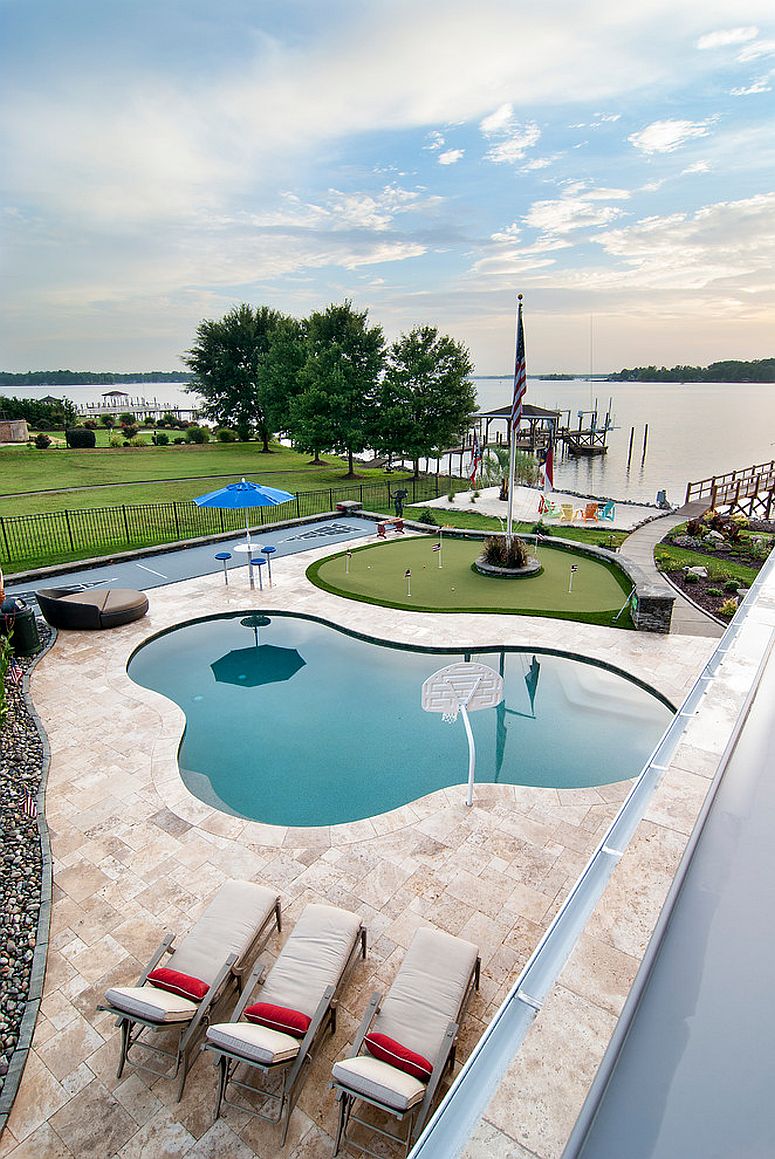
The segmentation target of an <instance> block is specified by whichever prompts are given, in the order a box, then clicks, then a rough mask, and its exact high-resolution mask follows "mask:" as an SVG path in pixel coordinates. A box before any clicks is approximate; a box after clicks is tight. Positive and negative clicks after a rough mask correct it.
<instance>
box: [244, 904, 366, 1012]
mask: <svg viewBox="0 0 775 1159" xmlns="http://www.w3.org/2000/svg"><path fill="white" fill-rule="evenodd" d="M360 928H361V920H360V918H359V917H358V916H357V915H356V914H352V913H350V912H349V911H348V910H343V909H339V908H338V907H337V906H333V905H317V904H310V905H308V906H306V907H305V909H304V912H303V913H302V915H301V917H300V918H299V920H298V922H297V923H296V925H295V926H294V928H293V931H292V933H291V935H290V937H289V938H288V940H287V942H286V943H285V945H284V946H283V948H282V951H281V952H280V956H279V957H278V959H277V961H276V962H275V964H274V966H273V967H272V969H271V970H270V972H269V976H268V977H267V980H266V982H265V983H264V985H263V986H262V988H261V991H260V993H259V995H258V999H257V1000H258V1001H260V1002H267V1003H271V1004H272V1005H274V1006H284V1007H286V1008H287V1009H290V1010H300V1011H301V1012H302V1013H303V1014H306V1015H307V1016H308V1017H310V1018H311V1017H312V1016H313V1015H314V1013H315V1011H316V1010H317V1008H318V1003H319V1002H320V999H321V998H322V997H323V992H324V991H325V989H326V987H327V986H334V987H336V985H337V984H338V982H339V979H340V978H341V976H342V972H343V970H344V969H345V967H346V965H347V961H348V959H349V957H350V954H351V953H352V949H353V946H354V945H355V941H356V939H357V937H358V931H359V930H360Z"/></svg>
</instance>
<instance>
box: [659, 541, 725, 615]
mask: <svg viewBox="0 0 775 1159" xmlns="http://www.w3.org/2000/svg"><path fill="white" fill-rule="evenodd" d="M714 558H716V557H715V556H714ZM665 575H667V576H669V577H670V582H671V583H672V584H674V585H675V587H677V588H678V589H679V591H682V592H683V593H684V595H685V596H686V598H687V599H689V600H692V601H693V602H694V603H695V604H697V606H698V607H700V608H702V610H703V612H708V614H709V615H711V616H714V617H715V618H716V619H717V620H719V621H720V622H721V623H722V624H728V623H729V621H730V619H731V617H729V616H722V615H720V613H719V608H720V607H721V605H722V604H723V603H724V601H725V600H729V599H734V597H735V593H734V592H724V594H723V596H712V595H709V594H708V588H712V589H713V590H714V591H718V589H719V588H723V586H724V582H723V581H721V580H717V579H715V580H714V579H702V577H700V578H699V579H698V580H697V582H696V583H687V582H686V574H685V573H684V571H683V570H681V569H679V570H678V571H667V572H665ZM740 586H741V588H742V587H743V586H744V585H743V582H742V580H741V581H740Z"/></svg>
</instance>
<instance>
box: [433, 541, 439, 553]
mask: <svg viewBox="0 0 775 1159" xmlns="http://www.w3.org/2000/svg"><path fill="white" fill-rule="evenodd" d="M433 550H434V551H441V544H440V543H434V545H433Z"/></svg>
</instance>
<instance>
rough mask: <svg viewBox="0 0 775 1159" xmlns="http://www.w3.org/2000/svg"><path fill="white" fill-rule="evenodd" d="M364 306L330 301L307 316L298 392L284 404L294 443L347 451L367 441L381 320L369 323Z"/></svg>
mask: <svg viewBox="0 0 775 1159" xmlns="http://www.w3.org/2000/svg"><path fill="white" fill-rule="evenodd" d="M367 319H368V311H367V310H364V311H363V313H360V312H358V311H357V310H353V306H352V302H350V301H345V302H343V303H342V304H341V305H334V304H332V305H330V306H328V308H327V309H326V310H325V311H324V312H323V313H319V312H318V313H314V314H311V315H310V317H309V318H308V320H307V343H306V344H307V356H306V359H305V362H304V366H303V367H302V369H301V371H300V374H299V381H300V385H301V393H300V394H298V395H297V397H296V398H295V399H293V400H292V402H291V405H290V422H289V433H290V435H291V438H292V439H293V441H294V443H295V444H296V446H298V447H300V448H301V449H302V450H305V451H309V452H312V453H314V454H315V457H316V458H317V457H318V455H319V453H320V451H321V450H331V451H336V452H337V453H338V454H343V455H344V454H346V455H347V459H348V471H347V477H348V478H354V477H355V472H354V470H353V455H354V454H356V453H358V452H360V451H362V450H363V449H364V448H365V447H367V446H369V445H370V444H369V437H370V435H371V433H372V431H373V430H374V415H375V408H376V404H377V399H376V394H377V387H378V384H379V380H380V376H381V373H382V369H383V364H384V351H385V340H384V337H383V334H382V327H381V326H369V325H368V322H367Z"/></svg>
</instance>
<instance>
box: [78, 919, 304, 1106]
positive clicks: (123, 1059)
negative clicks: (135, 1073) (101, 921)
mask: <svg viewBox="0 0 775 1159" xmlns="http://www.w3.org/2000/svg"><path fill="white" fill-rule="evenodd" d="M273 922H274V925H275V927H276V930H277V933H280V932H281V931H282V915H281V913H280V899H279V898H278V899H277V901H276V902H275V905H274V909H273V910H272V912H271V913H270V914H269V915H268V916H267V917H266V919H265V920H264V922H263V923H262V925H261V926H260V927H259V929H258V930H257V931H256V935H255V937H254V938H253V940H252V942H251V943H250V945H249V946H248V948H247V950H246V951H245V952H244V953H243V955H242V957H241V958H240V959H239V960H238V956H237V954H229V956H228V957H227V958H226V960H225V961H224V963H223V965H222V966H221V968H220V970H219V971H218V973H217V975H216V976H215V978H214V979H213V982H212V984H211V986H210V989H209V990H208V991H207V993H206V994H205V996H204V998H202V1000H201V1001H200V1002H199V1004H198V1005H197V1008H196V1012H195V1013H194V1015H193V1017H192V1018H191V1019H190V1020H188V1021H184V1022H156V1021H154V1020H153V1019H150V1018H143V1017H141V1016H140V1015H138V1014H127V1012H126V1011H125V1010H120V1009H119V1008H118V1007H116V1006H110V1005H104V1004H103V1005H99V1006H98V1007H97V1009H98V1010H104V1011H106V1012H107V1013H108V1014H115V1016H116V1025H117V1026H119V1027H120V1028H121V1053H120V1055H119V1060H118V1068H117V1070H116V1078H117V1079H120V1078H121V1075H122V1073H123V1071H124V1067H125V1065H126V1063H127V1062H128V1063H129V1064H130V1066H133V1067H134V1068H135V1069H136V1070H142V1071H147V1072H148V1073H149V1074H153V1075H159V1076H162V1077H164V1078H173V1079H174V1078H177V1079H178V1095H177V1101H178V1102H180V1100H181V1098H182V1097H183V1088H184V1087H185V1084H186V1076H187V1075H188V1072H189V1070H190V1068H191V1062H192V1055H193V1051H194V1047H195V1046H196V1045H197V1043H198V1040H199V1038H200V1036H201V1034H203V1033H204V1031H205V1030H206V1028H207V1025H208V1022H209V1017H210V1011H211V1008H212V1007H213V1005H214V1003H216V1002H217V1001H219V1000H220V999H222V998H223V997H224V996H225V995H226V993H227V992H228V990H229V987H230V986H231V985H234V986H236V988H237V991H238V992H239V993H240V994H241V993H242V991H243V982H242V980H243V977H244V975H245V972H246V970H247V968H248V966H249V965H250V963H251V962H252V961H253V959H254V958H255V957H256V956H257V955H259V954H260V953H261V952H262V951H263V950H264V949H266V945H267V943H268V941H269V939H270V938H271V937H272V933H273V929H272V923H273ZM174 939H175V934H174V933H171V932H170V933H167V934H165V936H164V938H163V939H162V942H161V944H160V945H159V947H158V949H157V950H156V951H155V952H154V954H153V957H152V958H151V959H150V961H149V962H148V965H147V966H146V967H145V969H144V970H143V972H142V974H141V975H140V978H139V980H138V982H137V983H136V985H137V986H144V985H145V983H146V982H147V980H148V975H149V974H150V973H151V972H152V971H153V970H155V969H156V967H157V966H158V965H159V962H161V960H162V958H163V957H164V955H165V954H167V953H168V954H170V955H171V956H172V962H173V964H174V960H175V959H174V955H175V948H174V947H173V945H172V943H173V941H174ZM146 1030H150V1031H152V1032H155V1033H158V1032H159V1031H168V1032H172V1033H175V1032H176V1031H177V1042H176V1043H175V1045H174V1047H173V1048H172V1049H168V1048H165V1047H163V1046H157V1045H155V1044H154V1043H151V1042H149V1041H147V1040H146V1039H143V1038H142V1035H143V1034H144V1033H145V1031H146ZM133 1047H139V1048H140V1049H141V1050H145V1051H149V1052H150V1053H151V1054H152V1055H159V1056H161V1057H163V1058H167V1059H172V1061H173V1063H174V1067H173V1069H172V1071H170V1069H169V1066H167V1067H166V1068H162V1067H158V1066H152V1065H150V1063H149V1062H138V1060H137V1059H136V1058H130V1057H129V1056H130V1052H131V1050H132V1048H133Z"/></svg>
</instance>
